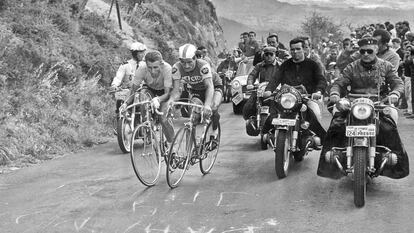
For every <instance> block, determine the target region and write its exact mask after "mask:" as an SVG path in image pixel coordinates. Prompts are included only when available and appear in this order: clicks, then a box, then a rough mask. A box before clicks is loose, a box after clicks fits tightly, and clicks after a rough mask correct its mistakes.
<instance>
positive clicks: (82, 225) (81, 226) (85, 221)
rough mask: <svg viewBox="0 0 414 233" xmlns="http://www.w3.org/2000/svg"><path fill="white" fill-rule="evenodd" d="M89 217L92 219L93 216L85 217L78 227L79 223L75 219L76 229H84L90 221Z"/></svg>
mask: <svg viewBox="0 0 414 233" xmlns="http://www.w3.org/2000/svg"><path fill="white" fill-rule="evenodd" d="M89 219H91V217H89V218H87V219H85V220H84V221H83V222H82V224H81V225H80V226H79V227H78V223H77V222H76V220H75V222H74V223H73V224H74V225H75V229H76V231H79V230H80V229H82V228H83V227H84V226H85V224H86V223H87V222H88V221H89Z"/></svg>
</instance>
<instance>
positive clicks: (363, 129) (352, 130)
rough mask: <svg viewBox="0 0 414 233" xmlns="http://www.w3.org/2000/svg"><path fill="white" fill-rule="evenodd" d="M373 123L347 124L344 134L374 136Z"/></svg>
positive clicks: (349, 135)
mask: <svg viewBox="0 0 414 233" xmlns="http://www.w3.org/2000/svg"><path fill="white" fill-rule="evenodd" d="M375 133H376V132H375V125H352V126H347V127H346V131H345V135H346V136H347V137H349V138H352V137H375Z"/></svg>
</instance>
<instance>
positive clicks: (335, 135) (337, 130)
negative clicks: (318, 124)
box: [318, 37, 409, 179]
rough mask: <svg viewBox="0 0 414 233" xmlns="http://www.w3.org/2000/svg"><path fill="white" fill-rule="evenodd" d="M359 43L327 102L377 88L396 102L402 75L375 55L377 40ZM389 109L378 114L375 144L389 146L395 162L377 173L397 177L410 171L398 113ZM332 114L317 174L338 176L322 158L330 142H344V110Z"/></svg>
mask: <svg viewBox="0 0 414 233" xmlns="http://www.w3.org/2000/svg"><path fill="white" fill-rule="evenodd" d="M358 45H359V47H360V49H359V51H360V54H361V58H360V59H358V60H356V61H354V62H352V63H351V64H349V65H348V66H347V67H346V68H345V69H344V71H343V76H342V77H340V78H339V79H338V80H336V81H335V82H334V84H333V85H332V88H331V91H330V93H331V96H330V102H331V103H336V102H338V101H339V99H340V97H341V96H342V97H344V96H346V95H347V93H352V94H373V95H377V94H378V91H379V92H380V93H379V94H380V97H381V99H386V97H388V98H387V99H388V101H389V102H391V103H397V102H398V99H399V97H400V95H401V93H403V91H404V84H403V82H402V80H401V78H400V77H398V75H397V70H396V69H395V68H394V67H393V65H392V64H391V63H390V62H388V61H385V60H383V59H380V58H378V57H377V53H378V47H379V46H378V41H377V40H376V39H375V38H373V37H367V38H363V39H361V40H360V41H358ZM348 87H350V89H348ZM331 103H330V104H331ZM330 104H328V105H330ZM391 111H393V112H391V113H390V115H385V114H381V115H380V121H381V123H380V127H379V134H378V136H377V145H383V146H386V147H388V148H390V149H391V150H392V151H393V153H396V154H397V157H398V162H397V165H395V166H393V167H386V168H385V169H384V171H383V172H382V173H381V174H380V175H383V176H387V177H390V178H394V179H399V178H403V177H405V176H407V175H408V173H409V166H408V155H407V152H406V151H405V149H404V146H403V144H402V141H401V139H400V136H399V134H398V131H397V118H398V112H397V110H395V109H392V110H391ZM394 111H395V112H394ZM333 114H334V115H333V119H332V121H331V125H330V127H329V129H328V132H327V134H326V137H325V141H324V144H323V150H322V152H321V157H320V160H319V167H318V175H319V176H323V177H329V178H338V177H341V176H342V175H340V174H339V172H338V170H336V169H335V168H334V166H331V165H330V164H328V163H327V162H326V161H325V153H326V152H327V151H329V150H331V148H332V146H333V145H341V143H342V142H345V141H346V140H345V119H346V115H347V112H346V111H342V112H338V111H337V112H333Z"/></svg>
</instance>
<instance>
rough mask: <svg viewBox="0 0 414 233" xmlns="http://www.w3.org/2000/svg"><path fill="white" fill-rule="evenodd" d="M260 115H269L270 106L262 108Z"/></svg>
mask: <svg viewBox="0 0 414 233" xmlns="http://www.w3.org/2000/svg"><path fill="white" fill-rule="evenodd" d="M260 113H264V114H268V113H269V106H262V107H261V108H260Z"/></svg>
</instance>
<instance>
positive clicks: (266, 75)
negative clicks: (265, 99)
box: [243, 46, 280, 136]
mask: <svg viewBox="0 0 414 233" xmlns="http://www.w3.org/2000/svg"><path fill="white" fill-rule="evenodd" d="M276 52H277V50H276V48H275V47H271V46H267V47H266V48H264V49H263V59H264V60H263V61H262V62H260V63H259V64H257V65H256V66H255V67H254V69H253V70H252V72H251V73H250V74H249V76H248V77H247V86H246V88H247V90H252V89H253V88H254V83H255V81H256V79H259V83H262V82H269V81H270V79H271V78H272V77H274V76H275V75H276V74H277V73H278V71H279V67H280V63H279V62H278V60H277V59H276ZM256 101H257V93H255V92H253V93H252V94H251V96H250V98H249V99H248V100H247V102H246V103H245V105H244V107H243V118H244V119H245V120H246V130H247V134H248V135H250V136H255V135H257V133H256V129H255V128H254V126H255V125H256V123H255V122H252V121H255V120H256V119H251V117H252V116H256V114H257V106H256Z"/></svg>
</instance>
